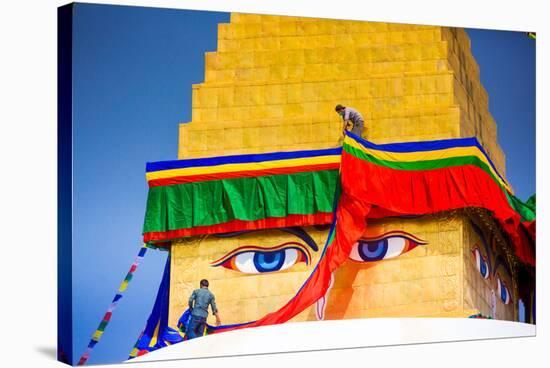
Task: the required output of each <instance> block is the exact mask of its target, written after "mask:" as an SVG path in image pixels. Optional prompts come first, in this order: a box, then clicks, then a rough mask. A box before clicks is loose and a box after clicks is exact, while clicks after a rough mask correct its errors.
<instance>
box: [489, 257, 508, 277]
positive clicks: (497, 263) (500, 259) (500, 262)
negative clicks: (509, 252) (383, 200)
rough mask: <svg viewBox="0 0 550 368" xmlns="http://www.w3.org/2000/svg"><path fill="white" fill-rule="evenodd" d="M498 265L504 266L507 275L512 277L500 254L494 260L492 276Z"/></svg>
mask: <svg viewBox="0 0 550 368" xmlns="http://www.w3.org/2000/svg"><path fill="white" fill-rule="evenodd" d="M499 266H502V268H504V270H505V271H506V273H507V274H508V276H509V277H512V272H511V271H510V267H509V266H508V263H507V262H506V260H505V259H504V258H503V257H502V256H501V255H498V256H497V259H496V261H495V269H494V271H493V276H494V275H496V274H497V270H498V267H499Z"/></svg>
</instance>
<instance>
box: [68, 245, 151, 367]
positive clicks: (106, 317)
mask: <svg viewBox="0 0 550 368" xmlns="http://www.w3.org/2000/svg"><path fill="white" fill-rule="evenodd" d="M147 248H148V246H147V244H144V245H143V247H141V248H140V250H139V253H138V255H137V257H136V258H135V259H134V263H132V266H130V270H129V271H128V273H127V274H126V277H125V278H124V280H122V282H121V283H120V287H119V288H118V292H117V293H116V294H115V297H114V298H113V301H112V302H111V304H110V305H109V308H108V309H107V312H105V315H104V316H103V319H102V320H101V322H100V323H99V326H98V327H97V329H96V330H95V332H94V334H93V335H92V338H91V339H90V342H89V343H88V347H87V348H86V351H85V352H84V354H82V356H81V357H80V360H79V361H78V365H84V364H86V362H87V361H88V359H89V358H90V354H91V352H92V350H93V349H94V347H95V346H96V345H97V343H98V342H99V340H100V339H101V336H103V333H104V332H105V328H107V325H108V324H109V322H110V321H111V316H112V315H113V311H114V310H115V308H116V307H117V305H118V302H119V301H120V299H122V296H123V295H122V294H123V293H124V292H125V291H126V288H127V287H128V283H129V282H130V281H131V280H132V277H134V272H135V271H136V269H137V268H138V266H139V263H140V262H141V260H142V259H143V257H144V256H145V253H146V252H147Z"/></svg>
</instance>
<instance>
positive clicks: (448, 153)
mask: <svg viewBox="0 0 550 368" xmlns="http://www.w3.org/2000/svg"><path fill="white" fill-rule="evenodd" d="M345 139H346V144H348V145H350V146H352V147H354V148H356V149H359V150H361V151H363V152H365V153H367V154H369V155H371V156H373V157H376V158H377V159H380V160H384V161H392V162H414V161H427V160H440V159H444V158H451V157H461V156H476V157H477V158H479V159H480V160H481V161H482V162H484V163H485V164H487V166H488V167H489V170H491V172H492V173H493V175H494V176H495V178H497V180H498V181H499V182H500V183H501V184H502V185H503V186H504V187H505V188H506V189H508V190H510V191H511V188H510V186H509V185H508V183H506V182H505V181H503V180H502V179H501V178H500V177H499V175H498V173H497V172H496V171H495V170H494V169H493V167H492V166H491V164H490V162H489V160H488V159H487V157H486V156H485V155H484V154H483V152H481V151H480V150H479V148H477V147H473V146H471V147H452V148H444V149H440V150H435V151H419V152H388V151H380V150H375V149H372V148H367V147H365V146H363V145H362V144H360V143H359V142H357V141H356V140H355V139H352V138H350V137H346V138H345Z"/></svg>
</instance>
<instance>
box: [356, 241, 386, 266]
mask: <svg viewBox="0 0 550 368" xmlns="http://www.w3.org/2000/svg"><path fill="white" fill-rule="evenodd" d="M357 251H358V253H359V256H360V257H361V258H362V259H363V261H366V262H369V261H379V260H381V259H384V256H385V255H386V253H387V252H388V240H387V239H380V240H375V241H359V244H358V247H357Z"/></svg>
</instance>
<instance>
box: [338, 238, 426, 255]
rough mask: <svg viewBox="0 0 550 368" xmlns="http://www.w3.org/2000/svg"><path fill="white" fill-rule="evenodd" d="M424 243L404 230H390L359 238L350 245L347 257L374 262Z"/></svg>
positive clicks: (424, 242)
mask: <svg viewBox="0 0 550 368" xmlns="http://www.w3.org/2000/svg"><path fill="white" fill-rule="evenodd" d="M425 244H427V242H426V241H424V240H421V239H419V238H417V237H415V236H413V235H411V234H408V233H406V232H403V231H392V232H389V233H386V234H383V235H380V236H378V237H375V238H367V239H360V240H359V241H358V242H357V243H355V244H354V245H353V246H352V248H351V252H350V255H349V257H350V258H351V259H352V260H354V261H357V262H375V261H380V260H383V259H390V258H395V257H398V256H400V255H401V254H403V253H406V252H408V251H410V250H412V249H414V248H416V247H417V246H418V245H425Z"/></svg>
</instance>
